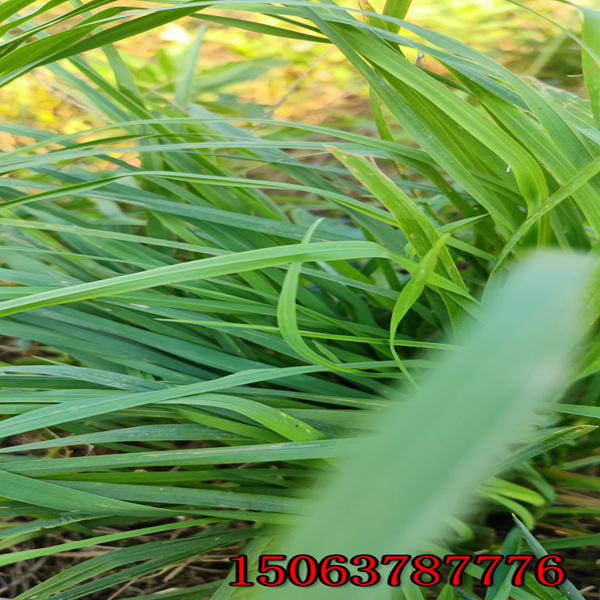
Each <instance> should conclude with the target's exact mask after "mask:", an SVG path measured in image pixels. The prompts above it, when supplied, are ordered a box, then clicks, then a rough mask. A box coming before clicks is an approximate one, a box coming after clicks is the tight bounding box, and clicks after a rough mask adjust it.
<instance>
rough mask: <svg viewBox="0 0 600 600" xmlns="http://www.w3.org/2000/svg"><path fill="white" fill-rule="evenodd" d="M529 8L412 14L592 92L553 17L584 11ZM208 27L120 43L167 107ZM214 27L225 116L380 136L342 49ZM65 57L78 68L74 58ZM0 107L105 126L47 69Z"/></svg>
mask: <svg viewBox="0 0 600 600" xmlns="http://www.w3.org/2000/svg"><path fill="white" fill-rule="evenodd" d="M384 2H385V0H373V2H372V5H373V7H374V8H375V10H376V11H378V12H379V11H381V10H382V8H383V4H384ZM592 2H593V0H585V1H583V2H581V3H580V4H582V5H587V6H591V3H592ZM342 4H343V5H344V6H347V7H349V8H358V4H357V0H350V1H348V0H345V1H344V2H343V3H342ZM137 5H138V6H144V4H142V3H137ZM128 6H135V3H134V4H131V3H128ZM145 6H147V5H145ZM527 6H528V8H529V9H531V10H527V9H525V8H523V7H521V6H519V5H517V4H513V3H511V2H508V1H506V0H420V1H416V2H413V5H412V7H411V9H410V11H409V13H408V19H409V20H410V21H411V22H413V23H416V24H418V25H421V26H423V27H427V28H431V29H434V30H435V31H437V32H439V33H443V34H446V35H449V36H452V37H455V38H457V39H459V40H461V41H463V42H464V43H466V44H469V45H472V46H473V47H475V48H476V49H478V50H480V51H483V52H485V53H486V54H488V55H489V56H490V57H492V58H494V59H495V60H498V61H499V62H501V63H502V64H504V65H505V66H507V67H509V68H510V69H512V70H514V71H515V72H517V73H519V74H521V75H524V76H529V77H535V78H538V79H540V80H541V81H543V82H544V83H545V84H549V85H557V84H560V85H561V86H566V87H567V88H569V89H570V90H572V91H573V92H574V93H578V94H579V93H583V81H582V77H581V66H580V61H579V54H578V49H577V45H576V43H575V41H573V40H572V39H570V38H569V36H568V35H566V34H565V33H564V32H563V31H561V30H560V28H558V27H557V26H556V25H554V24H553V23H552V22H551V21H556V22H558V23H560V24H561V26H562V27H564V28H567V29H570V30H572V31H574V32H577V31H579V27H580V24H579V17H578V14H577V11H576V10H575V9H574V8H572V7H571V6H569V5H567V4H563V3H561V2H556V1H548V0H535V1H530V2H528V3H527ZM55 10H64V9H55ZM532 11H537V12H539V13H540V14H541V16H538V15H536V14H534V13H533V12H532ZM210 13H211V14H212V15H221V16H224V17H239V18H254V19H255V18H256V15H251V16H249V15H247V14H244V13H234V12H233V11H217V10H214V9H211V11H210ZM49 16H52V13H51V12H50V14H49ZM49 16H42V17H41V18H44V19H46V18H49ZM543 17H547V18H548V19H550V20H547V19H545V18H543ZM262 19H263V21H264V23H265V24H270V25H276V26H280V27H281V26H282V24H281V23H280V22H278V21H276V20H275V19H273V18H271V17H267V16H265V17H262ZM203 25H204V23H203V22H202V21H200V20H198V19H194V18H187V19H181V20H179V21H178V22H176V23H172V24H169V25H166V26H163V27H161V28H159V29H156V30H152V31H151V32H148V33H146V34H142V35H138V36H136V37H134V38H132V39H128V40H126V41H123V42H121V43H118V44H117V47H118V49H119V51H120V52H121V55H122V57H123V58H124V60H125V61H126V62H127V64H128V66H129V67H130V68H131V69H132V71H133V72H134V73H135V77H136V80H137V83H138V84H139V85H140V86H141V87H142V89H143V91H144V93H145V94H146V95H148V96H153V97H154V100H155V101H156V102H158V103H160V104H168V103H169V102H171V101H172V92H173V91H174V87H175V83H176V82H177V80H178V78H179V75H180V73H181V72H182V70H183V68H184V66H185V65H184V62H185V60H184V56H185V50H186V48H188V47H189V46H190V44H192V43H193V40H194V39H195V37H196V36H197V35H198V33H199V30H200V29H201V28H202V27H203ZM205 25H206V30H205V32H204V35H203V40H202V47H201V54H200V59H199V61H198V64H197V72H198V73H199V74H201V77H198V78H197V85H196V90H195V91H196V95H195V102H197V103H199V104H203V105H206V106H209V107H210V109H211V110H213V111H215V112H218V113H221V114H223V115H227V114H229V115H231V116H242V117H248V118H249V120H252V118H258V117H264V116H269V117H271V116H273V117H275V118H277V119H280V120H291V121H300V122H303V123H307V124H327V125H332V126H336V127H342V128H348V129H352V130H354V131H360V132H361V133H367V134H368V133H369V132H370V131H371V130H373V134H374V135H375V131H374V125H373V124H372V122H371V118H370V114H371V113H370V102H369V97H368V90H366V89H365V86H364V83H363V82H362V81H361V80H360V78H359V77H358V76H357V75H356V73H355V72H354V71H353V68H352V67H351V66H350V65H349V64H348V63H347V61H346V60H345V59H344V57H343V56H342V54H341V53H340V52H339V51H338V50H337V49H333V50H328V47H327V46H326V45H324V44H320V43H317V42H311V41H303V40H293V39H283V38H279V37H273V36H265V35H262V34H259V33H256V32H251V31H243V30H240V29H238V28H234V27H230V26H227V25H224V24H222V23H215V22H211V23H206V24H205ZM283 26H284V27H285V26H286V25H285V24H284V25H283ZM61 27H64V25H61ZM408 35H410V34H408ZM87 58H88V60H90V62H91V63H92V64H93V65H94V66H95V67H96V68H97V69H98V70H100V71H101V72H102V73H103V74H104V75H105V76H106V77H107V78H112V71H111V70H110V69H108V68H103V65H104V64H105V63H106V59H105V57H104V55H103V53H102V51H100V50H98V51H93V52H89V53H88V54H87ZM413 58H414V60H419V61H422V60H424V61H425V62H424V64H425V66H426V67H427V68H430V69H438V68H439V66H438V65H437V64H436V63H435V61H433V60H432V59H428V58H423V57H418V56H417V55H416V53H415V56H414V57H413ZM63 64H64V66H65V67H66V68H70V65H69V64H68V62H67V61H63ZM0 112H1V113H2V114H3V115H4V119H5V120H6V121H8V122H11V123H18V124H20V125H26V126H30V127H35V128H40V129H44V130H47V131H52V132H56V133H74V132H76V131H81V130H82V129H86V128H88V127H93V126H96V125H101V124H102V123H103V120H102V118H101V117H100V116H99V115H98V114H97V113H96V112H95V111H94V109H92V108H90V107H89V106H87V104H86V102H85V100H83V99H82V98H80V97H79V96H78V94H77V93H76V92H75V91H74V90H73V89H71V88H70V87H69V86H67V85H65V84H64V83H63V82H61V81H59V80H57V78H56V77H55V76H54V75H53V74H52V73H51V72H50V71H49V70H48V69H46V68H44V67H41V68H38V69H36V70H35V71H34V72H32V73H31V74H29V75H27V76H25V77H22V78H20V79H18V80H17V81H16V82H14V83H12V84H11V85H9V86H7V87H5V88H3V89H2V91H1V92H0ZM24 142H25V140H19V139H17V138H15V137H14V136H12V135H11V134H6V133H0V151H10V150H12V149H14V148H15V147H18V146H19V145H20V144H21V143H24Z"/></svg>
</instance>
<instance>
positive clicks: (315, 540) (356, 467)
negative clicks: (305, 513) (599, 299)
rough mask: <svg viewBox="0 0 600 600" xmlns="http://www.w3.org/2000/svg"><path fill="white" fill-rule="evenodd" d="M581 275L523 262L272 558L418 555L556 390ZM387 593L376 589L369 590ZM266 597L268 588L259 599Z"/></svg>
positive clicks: (584, 264)
mask: <svg viewBox="0 0 600 600" xmlns="http://www.w3.org/2000/svg"><path fill="white" fill-rule="evenodd" d="M589 272H590V263H589V262H588V261H587V260H586V259H584V258H582V257H578V256H569V255H556V254H554V255H546V256H543V257H542V256H540V257H538V258H536V259H535V260H530V261H529V263H528V264H527V265H526V266H522V267H520V268H519V269H518V271H517V272H516V273H515V274H514V276H513V277H512V279H511V281H510V282H509V284H508V285H507V287H506V289H504V290H503V291H502V293H501V294H500V295H499V296H498V297H497V298H495V301H494V303H493V304H492V305H491V306H490V310H491V314H490V316H489V318H488V319H487V320H486V321H485V322H484V323H483V324H482V325H481V326H480V327H479V328H478V329H477V330H475V331H473V332H472V333H471V336H470V338H469V339H468V341H467V342H466V343H465V345H464V346H463V347H462V348H461V349H460V350H459V351H458V352H457V353H456V354H454V355H453V356H451V357H449V358H448V359H447V360H446V361H445V362H444V363H443V365H442V366H441V367H440V368H439V369H438V370H437V371H436V372H435V374H434V375H433V376H432V377H431V378H430V379H429V380H428V381H426V383H425V384H424V385H423V388H422V389H421V390H420V391H419V392H417V393H416V394H415V395H414V396H413V397H412V398H410V400H405V401H402V402H399V403H398V404H397V405H396V406H395V407H394V408H393V409H392V410H391V411H390V412H388V413H387V414H386V415H385V419H384V420H383V422H382V424H380V429H379V435H378V436H377V437H373V438H369V439H367V440H361V442H362V443H361V444H360V446H359V449H358V451H357V452H356V454H355V455H354V456H353V458H351V459H349V461H348V462H347V463H345V464H344V466H343V472H342V474H341V475H340V476H339V477H338V478H337V480H336V481H335V482H334V484H333V485H331V487H329V488H328V489H327V490H326V493H324V495H323V496H322V498H320V499H318V500H317V501H316V502H315V504H314V507H313V513H312V514H313V516H312V519H311V520H310V522H309V524H308V525H306V526H304V527H302V528H300V530H299V531H297V532H296V533H295V534H293V538H292V540H291V541H287V542H283V541H282V542H281V549H282V552H281V553H282V554H287V555H288V556H293V555H294V554H297V553H302V554H312V555H315V556H317V557H322V556H325V555H327V554H330V553H336V554H344V555H347V556H353V555H355V554H367V553H368V554H372V555H375V556H379V555H381V554H385V553H402V554H411V553H417V552H419V551H423V550H424V549H426V548H427V544H428V542H429V541H432V540H435V538H437V537H439V535H440V534H441V532H442V531H443V530H444V528H445V524H444V521H445V520H446V519H447V518H448V517H450V516H453V515H455V514H457V513H459V514H460V513H464V512H465V509H466V508H467V506H468V505H470V504H472V502H473V500H472V491H473V489H474V487H475V486H476V485H477V484H479V483H481V482H482V481H483V480H485V479H486V478H488V477H490V476H491V475H493V474H494V472H495V469H496V468H497V464H498V460H499V459H500V458H501V457H502V456H503V455H504V454H505V453H506V451H507V449H508V444H509V443H511V442H514V441H515V439H516V437H517V435H518V434H519V433H522V432H523V430H524V429H525V428H526V427H527V426H528V425H531V424H532V422H534V417H533V415H534V408H535V407H537V406H539V404H540V403H541V402H544V401H548V400H552V399H555V398H556V396H557V394H558V392H559V391H560V390H561V386H562V385H563V384H564V382H565V381H566V378H567V377H568V373H569V365H570V363H571V359H572V355H573V348H574V346H575V344H576V343H577V342H578V341H579V339H580V337H581V333H582V326H581V317H580V313H581V307H582V297H583V292H584V284H585V282H586V279H587V277H588V275H589ZM376 589H379V590H380V591H379V594H377V595H375V594H376V592H375V590H376ZM336 590H337V588H325V587H322V586H319V587H315V588H314V589H313V590H312V597H313V598H329V597H334V596H335V594H336V593H337V594H338V595H339V594H340V593H341V594H343V595H344V598H346V599H347V598H355V597H356V598H364V597H365V593H366V592H362V591H361V590H360V589H359V588H356V587H354V588H352V589H347V587H345V588H344V589H343V591H342V590H337V591H336ZM278 593H279V594H281V591H278ZM387 593H388V592H387V591H386V590H385V589H384V590H383V591H382V588H373V589H371V590H370V591H369V592H368V593H367V594H368V597H369V598H375V597H377V598H384V597H386V596H385V594H387ZM285 594H286V599H288V598H289V599H295V598H301V597H303V596H304V594H305V591H304V590H302V589H299V588H294V587H290V588H289V589H287V590H286V592H285ZM263 596H264V597H267V596H269V591H268V590H261V591H260V593H258V594H257V597H260V598H262V597H263ZM269 597H273V596H272V595H271V596H269ZM335 597H337V596H335Z"/></svg>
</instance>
